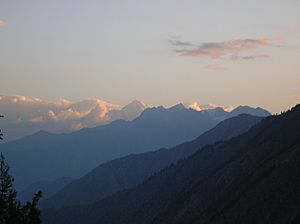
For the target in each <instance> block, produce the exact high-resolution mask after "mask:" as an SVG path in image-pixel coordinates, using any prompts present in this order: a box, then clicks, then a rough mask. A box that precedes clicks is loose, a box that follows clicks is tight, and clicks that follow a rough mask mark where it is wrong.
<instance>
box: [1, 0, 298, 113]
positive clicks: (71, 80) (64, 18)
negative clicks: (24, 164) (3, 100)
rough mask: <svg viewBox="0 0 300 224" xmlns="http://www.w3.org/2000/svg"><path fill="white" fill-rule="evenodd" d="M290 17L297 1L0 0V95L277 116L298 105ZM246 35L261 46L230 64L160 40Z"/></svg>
mask: <svg viewBox="0 0 300 224" xmlns="http://www.w3.org/2000/svg"><path fill="white" fill-rule="evenodd" d="M299 12H300V1H298V0H260V1H258V0H251V1H250V0H249V1H241V0H239V1H238V0H226V1H224V0H223V1H221V0H219V1H216V0H210V1H208V0H207V1H204V0H202V1H201V0H185V1H182V0H152V1H146V0H122V1H114V0H110V1H109V0H107V1H105V0H102V1H101V0H89V1H86V0H85V1H84V0H52V1H41V0H26V1H17V0H0V21H2V25H1V23H0V26H1V27H0V77H1V81H0V95H1V94H2V95H13V94H18V95H27V96H35V97H40V98H42V99H57V98H67V99H70V100H81V99H84V98H86V97H97V98H101V99H103V100H106V101H110V102H113V103H119V104H125V103H128V102H129V101H131V100H132V99H140V100H142V101H145V102H146V103H149V104H152V105H158V104H163V105H166V106H169V105H172V104H175V103H178V102H180V101H181V102H187V101H194V100H196V101H198V102H199V103H200V104H204V103H210V102H212V103H215V104H220V105H239V104H249V105H252V106H261V107H265V108H267V109H269V110H271V111H273V112H279V111H281V110H284V109H287V108H288V107H290V106H292V105H294V104H296V103H297V102H299V97H300V88H299V86H300V63H299V58H300V13H299ZM4 22H5V23H6V25H4ZM249 38H251V39H255V40H261V39H263V38H264V39H268V40H270V41H271V44H268V45H264V44H258V45H257V46H255V47H253V48H249V49H248V48H247V49H243V50H238V52H235V53H234V54H236V53H237V54H238V56H239V57H247V56H248V57H249V56H255V57H256V56H257V58H256V59H253V60H243V59H240V60H232V59H231V57H232V54H233V52H229V53H226V54H224V57H223V59H220V58H219V59H215V58H211V57H210V56H208V55H200V56H199V55H197V56H182V55H180V54H178V53H176V52H174V50H182V49H185V48H186V47H185V46H175V45H174V44H173V45H172V43H171V42H170V40H173V41H181V42H189V43H192V44H195V45H197V46H201V45H202V44H203V43H211V42H213V43H218V46H219V44H220V43H221V44H224V43H228V42H230V41H233V40H240V39H249ZM222 46H223V45H222Z"/></svg>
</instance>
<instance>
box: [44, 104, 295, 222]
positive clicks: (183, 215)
mask: <svg viewBox="0 0 300 224" xmlns="http://www.w3.org/2000/svg"><path fill="white" fill-rule="evenodd" d="M97 169H98V168H97ZM97 169H95V170H94V171H96V170H97ZM90 178H94V176H93V175H90ZM299 180H300V105H298V106H296V107H294V108H293V109H291V110H289V111H288V112H286V113H284V114H281V115H274V116H269V117H267V118H265V119H263V120H262V121H261V122H259V123H258V124H256V125H254V126H253V127H252V128H250V129H249V130H248V131H247V132H246V133H244V134H241V135H239V136H237V137H234V138H232V139H230V140H227V141H221V142H217V143H215V144H211V145H206V146H204V147H202V148H200V149H198V150H197V151H196V152H195V153H194V154H193V155H191V156H189V157H188V158H186V159H184V160H181V161H179V162H178V163H176V164H172V165H170V166H168V167H167V168H165V169H163V170H161V171H159V172H157V173H156V174H154V175H152V176H151V177H150V178H148V179H147V180H146V181H144V182H143V183H142V184H139V185H138V186H136V187H134V188H131V189H128V190H123V191H120V192H118V193H116V194H114V195H112V196H110V197H106V198H104V199H102V200H99V201H97V202H94V203H93V204H89V205H85V206H74V207H66V208H60V209H45V210H43V213H42V214H43V220H44V223H45V224H65V223H72V224H101V223H110V224H140V223H143V224H150V223H151V224H181V223H185V224H194V223H197V224H198V223H199V224H201V223H206V224H208V223H209V224H214V223H216V224H217V223H243V224H244V223H245V224H248V223H249V224H252V223H261V224H262V223H272V224H273V223H280V224H290V223H292V224H296V223H300V200H299V198H300V181H299Z"/></svg>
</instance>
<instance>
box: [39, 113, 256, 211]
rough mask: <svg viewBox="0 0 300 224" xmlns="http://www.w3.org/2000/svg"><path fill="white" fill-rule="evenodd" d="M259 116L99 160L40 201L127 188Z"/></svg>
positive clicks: (93, 197)
mask: <svg viewBox="0 0 300 224" xmlns="http://www.w3.org/2000/svg"><path fill="white" fill-rule="evenodd" d="M261 119H262V118H261V117H255V116H251V115H247V114H242V115H239V116H236V117H233V118H229V119H227V120H225V121H222V122H220V123H219V124H218V125H217V126H216V127H214V128H213V129H211V130H209V131H207V132H205V133H204V134H202V135H201V136H200V137H198V138H196V139H195V140H193V141H190V142H186V143H184V144H181V145H178V146H176V147H174V148H170V149H160V150H158V151H154V152H147V153H143V154H135V155H129V156H126V157H123V158H120V159H116V160H112V161H110V162H107V163H104V164H101V165H100V166H98V167H97V168H95V169H94V170H92V171H91V172H90V173H88V174H87V175H85V176H83V177H82V178H80V179H78V180H75V181H73V182H72V183H70V184H68V185H67V186H66V187H64V188H63V189H62V190H61V191H59V192H58V193H57V194H55V195H54V196H53V197H51V198H49V199H47V200H44V201H42V203H41V205H42V206H43V207H52V208H54V207H66V206H72V205H79V204H88V203H92V202H95V201H98V200H100V199H102V198H104V197H107V196H109V195H112V194H113V193H116V192H117V191H120V190H124V189H129V188H131V187H133V186H135V185H137V184H139V183H142V182H143V181H144V180H146V179H147V178H148V177H150V176H151V175H153V174H154V173H155V172H158V171H159V170H161V169H163V168H165V167H167V166H168V165H170V164H171V163H172V162H176V161H177V160H179V159H184V158H186V157H187V156H189V155H191V154H192V153H194V152H196V151H197V149H199V148H201V147H202V146H204V145H206V144H212V143H214V142H217V141H221V140H226V139H230V138H232V137H234V136H237V135H239V134H241V133H244V132H246V131H247V130H249V128H250V127H252V126H253V125H254V124H256V123H258V122H259V121H260V120H261Z"/></svg>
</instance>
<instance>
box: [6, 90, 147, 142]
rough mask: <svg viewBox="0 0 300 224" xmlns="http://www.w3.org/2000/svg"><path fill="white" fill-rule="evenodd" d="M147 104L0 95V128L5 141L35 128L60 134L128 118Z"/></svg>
mask: <svg viewBox="0 0 300 224" xmlns="http://www.w3.org/2000/svg"><path fill="white" fill-rule="evenodd" d="M147 107H150V106H149V105H146V104H144V103H142V102H139V101H134V102H133V103H131V104H129V105H127V106H125V107H122V106H121V105H118V104H112V103H108V102H105V101H103V100H100V99H96V98H88V99H85V100H82V101H80V102H71V101H69V100H66V99H59V100H54V101H47V100H42V99H39V98H35V97H28V96H18V95H17V96H0V108H1V114H4V115H5V119H2V121H1V127H3V129H5V132H6V138H5V139H6V140H12V139H16V138H19V137H23V136H25V135H28V134H32V133H34V132H37V131H39V130H45V131H48V132H53V133H62V132H70V131H74V130H78V129H81V128H85V127H95V126H98V125H103V124H107V123H109V122H111V121H114V120H117V119H123V120H132V119H134V118H136V117H138V116H139V115H140V114H141V113H142V112H143V110H144V109H146V108H147Z"/></svg>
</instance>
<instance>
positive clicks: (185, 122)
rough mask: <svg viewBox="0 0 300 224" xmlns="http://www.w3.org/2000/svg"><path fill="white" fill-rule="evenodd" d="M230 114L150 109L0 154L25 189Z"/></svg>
mask: <svg viewBox="0 0 300 224" xmlns="http://www.w3.org/2000/svg"><path fill="white" fill-rule="evenodd" d="M215 111H217V113H216V112H215ZM255 111H256V109H254V112H255ZM240 112H241V113H242V112H243V111H240ZM232 113H234V111H233V112H230V113H229V112H225V111H224V110H223V109H221V108H216V109H213V110H207V111H200V112H198V111H195V110H192V109H186V108H185V107H184V106H183V105H182V104H179V105H176V106H174V107H172V108H169V109H166V108H164V107H157V108H150V109H146V110H144V112H143V113H142V114H141V116H139V117H138V118H136V119H135V120H133V121H131V122H130V121H121V120H120V121H115V122H112V123H111V124H108V125H105V126H99V127H96V128H91V129H82V130H80V131H77V132H73V133H70V134H50V133H47V132H38V133H36V134H34V135H31V136H28V137H25V138H22V139H20V140H16V141H13V142H9V143H6V144H2V145H0V151H2V152H3V153H4V154H5V156H6V158H7V161H8V163H9V164H10V165H11V170H12V174H13V175H14V177H15V179H16V183H15V184H16V186H17V187H18V188H24V187H26V186H28V185H29V184H31V183H34V182H37V181H40V180H53V179H57V178H59V177H61V176H68V177H72V178H78V177H80V176H82V175H83V174H85V173H87V172H88V171H90V170H91V169H92V168H94V167H96V166H97V165H99V164H100V163H103V162H106V161H109V160H112V159H115V158H118V157H121V156H125V155H128V154H131V153H142V152H147V151H150V150H154V149H158V148H161V147H172V146H175V145H177V144H180V143H182V142H185V141H189V140H192V139H194V138H196V137H197V136H199V135H200V134H202V133H203V132H204V131H207V130H209V129H211V128H212V127H213V126H215V125H216V124H217V123H218V122H219V121H220V120H223V119H226V118H228V117H232Z"/></svg>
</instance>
